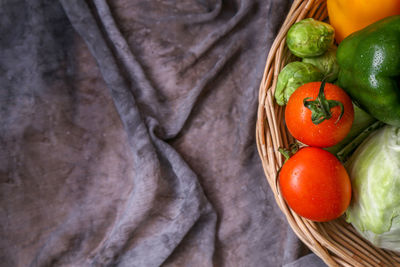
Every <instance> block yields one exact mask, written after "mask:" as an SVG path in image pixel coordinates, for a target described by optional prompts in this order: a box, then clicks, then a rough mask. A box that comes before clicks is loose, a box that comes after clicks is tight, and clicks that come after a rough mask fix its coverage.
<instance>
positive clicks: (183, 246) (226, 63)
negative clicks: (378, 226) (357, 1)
mask: <svg viewBox="0 0 400 267" xmlns="http://www.w3.org/2000/svg"><path fill="white" fill-rule="evenodd" d="M290 4H291V2H290V1H288V0H283V1H282V0H263V1H262V0H260V1H256V0H254V1H253V0H237V1H233V0H230V1H221V0H183V1H170V0H152V1H148V0H132V1H127V0H115V1H108V2H107V1H105V0H93V1H84V0H60V1H50V0H32V1H23V0H3V1H1V2H0V88H1V89H0V105H1V109H0V120H1V121H0V122H1V123H0V144H1V151H0V158H1V161H0V225H1V226H0V234H1V239H0V265H1V266H161V265H162V266H283V265H285V264H292V263H293V264H295V265H293V264H292V265H290V266H305V265H301V263H299V264H297V263H296V260H297V259H299V257H301V256H303V255H305V254H306V253H309V251H308V250H307V249H306V248H305V247H304V245H302V244H301V242H300V241H299V240H298V239H297V237H296V236H295V235H294V234H293V232H292V231H291V229H290V227H289V225H288V223H287V222H286V220H285V218H284V216H283V214H282V212H281V211H280V210H279V208H278V207H277V205H276V203H275V200H274V197H273V194H272V192H271V190H270V189H269V187H268V184H267V182H266V179H265V176H264V173H263V170H262V166H261V162H260V159H259V156H258V152H257V149H256V144H255V121H256V110H257V105H258V101H257V100H258V87H259V84H260V81H261V78H262V75H263V71H264V66H265V61H266V57H267V54H268V50H269V48H270V46H271V44H272V41H273V39H274V37H275V35H276V33H277V31H278V30H279V27H280V25H281V23H282V22H283V19H284V17H285V14H286V12H287V11H288V8H289V7H290ZM297 262H299V261H297ZM307 264H309V263H307ZM316 264H319V265H318V266H323V265H322V263H321V262H320V261H316ZM288 266H289V265H288ZM308 266H310V265H308ZM315 266H317V265H315Z"/></svg>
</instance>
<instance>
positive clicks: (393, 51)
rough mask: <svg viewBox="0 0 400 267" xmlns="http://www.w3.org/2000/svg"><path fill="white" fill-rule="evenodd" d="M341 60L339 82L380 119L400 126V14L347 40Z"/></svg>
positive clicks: (339, 54) (338, 52) (343, 45)
mask: <svg viewBox="0 0 400 267" xmlns="http://www.w3.org/2000/svg"><path fill="white" fill-rule="evenodd" d="M337 60H338V63H339V66H340V71H339V77H338V81H339V86H340V87H341V88H343V89H344V90H346V91H347V92H348V93H349V95H350V96H351V98H352V99H353V100H354V101H355V102H356V103H358V104H359V105H360V107H361V108H362V109H364V110H365V111H367V112H368V113H369V114H371V115H372V116H373V117H375V118H376V119H378V120H380V121H382V122H385V123H387V124H390V125H394V126H400V87H399V80H400V16H392V17H389V18H386V19H383V20H380V21H378V22H376V23H374V24H372V25H370V26H368V27H366V28H364V29H363V30H361V31H358V32H356V33H354V34H352V35H351V36H349V37H348V38H346V39H345V40H343V42H341V43H340V45H339V48H338V51H337Z"/></svg>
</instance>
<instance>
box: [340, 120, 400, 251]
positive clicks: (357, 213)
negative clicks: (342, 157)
mask: <svg viewBox="0 0 400 267" xmlns="http://www.w3.org/2000/svg"><path fill="white" fill-rule="evenodd" d="M346 167H347V170H348V172H349V175H350V178H351V181H352V190H353V197H352V202H351V204H350V206H349V208H348V210H347V211H346V220H347V221H348V222H350V223H352V225H353V226H354V227H355V228H356V229H357V230H358V231H359V232H360V234H361V235H363V236H364V237H365V238H366V239H368V240H369V241H370V242H371V243H373V244H374V245H375V246H378V247H381V248H386V249H390V250H394V251H400V128H399V127H394V126H389V125H386V126H384V127H383V128H380V129H379V130H377V131H375V132H374V133H372V134H371V135H370V136H369V137H368V138H367V139H366V140H365V141H364V142H363V143H362V144H361V145H360V146H359V147H358V148H357V150H356V151H355V152H354V154H353V155H352V156H351V158H350V159H349V161H348V162H347V164H346Z"/></svg>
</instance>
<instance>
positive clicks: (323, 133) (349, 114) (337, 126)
mask: <svg viewBox="0 0 400 267" xmlns="http://www.w3.org/2000/svg"><path fill="white" fill-rule="evenodd" d="M320 89H321V82H311V83H306V84H304V85H302V86H300V87H299V88H297V89H296V91H294V93H293V94H292V95H291V96H290V98H289V101H288V103H287V105H286V109H285V121H286V126H287V128H288V130H289V132H290V133H291V134H292V136H293V137H294V138H296V139H297V140H299V141H300V142H302V143H304V144H306V145H309V146H315V147H330V146H333V145H335V144H337V143H339V142H340V141H341V140H342V139H343V138H344V137H345V136H346V135H347V134H348V133H349V131H350V128H351V125H352V123H353V119H354V109H353V104H352V102H351V99H350V97H349V96H348V95H347V94H346V92H345V91H344V90H342V89H341V88H340V87H338V86H336V85H334V84H330V83H326V84H325V87H324V88H323V89H322V90H323V91H322V98H323V99H322V101H314V103H313V106H314V108H315V109H318V110H317V111H318V112H320V113H317V112H314V111H313V112H311V110H310V109H309V108H307V107H306V106H305V104H304V99H306V100H307V101H306V102H309V103H312V102H311V101H312V100H315V99H316V98H317V96H318V97H319V96H321V90H320ZM323 101H326V102H324V103H325V104H324V105H321V104H320V103H321V102H323ZM338 103H342V105H343V114H342V117H341V118H340V119H339V117H340V114H341V107H340V104H338ZM327 104H329V105H331V106H332V107H330V108H328V110H327V111H328V113H330V114H329V115H330V116H331V117H326V119H325V120H323V121H322V122H319V124H315V122H313V121H312V113H315V117H316V118H315V119H316V120H321V118H322V117H324V116H326V115H328V114H326V113H324V112H323V111H324V110H323V109H322V111H321V110H319V108H323V107H324V106H325V105H327ZM321 106H322V107H321ZM325 112H326V108H325Z"/></svg>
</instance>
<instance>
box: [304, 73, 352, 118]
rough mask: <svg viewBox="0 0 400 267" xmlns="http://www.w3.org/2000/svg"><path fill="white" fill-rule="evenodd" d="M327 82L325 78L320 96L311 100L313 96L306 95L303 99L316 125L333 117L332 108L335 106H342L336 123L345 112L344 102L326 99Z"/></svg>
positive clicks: (320, 89)
mask: <svg viewBox="0 0 400 267" xmlns="http://www.w3.org/2000/svg"><path fill="white" fill-rule="evenodd" d="M325 83H326V81H325V80H323V81H322V83H321V87H320V88H319V93H318V96H317V98H316V99H315V100H309V99H312V98H311V97H306V98H304V100H303V104H304V106H305V107H306V108H308V109H309V110H311V120H312V122H313V123H314V124H315V125H318V124H320V123H321V122H323V121H324V120H329V119H330V118H332V112H331V109H332V108H333V107H336V106H339V107H340V115H339V117H338V118H337V120H336V121H335V124H336V123H338V122H339V120H340V119H341V118H342V116H343V113H344V106H343V103H342V102H340V101H337V100H328V99H326V97H325V94H324V88H325Z"/></svg>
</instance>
